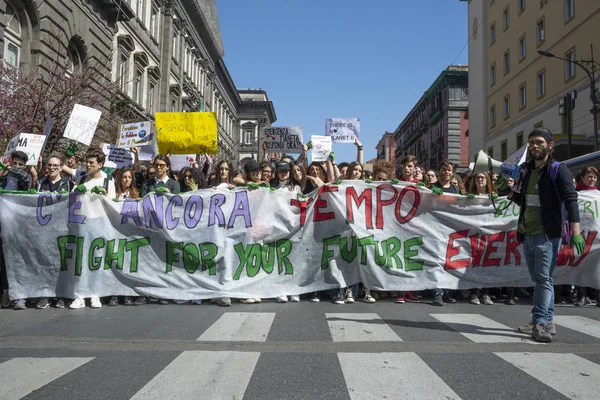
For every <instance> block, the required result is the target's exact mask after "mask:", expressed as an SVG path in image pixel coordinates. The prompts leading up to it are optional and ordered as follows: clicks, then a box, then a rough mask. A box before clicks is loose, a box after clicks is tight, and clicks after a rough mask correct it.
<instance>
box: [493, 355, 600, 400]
mask: <svg viewBox="0 0 600 400" xmlns="http://www.w3.org/2000/svg"><path fill="white" fill-rule="evenodd" d="M495 354H496V355H497V356H498V357H500V358H502V359H504V360H506V361H508V362H509V363H511V364H512V365H514V366H515V367H517V368H520V369H522V370H523V371H525V372H526V373H527V374H529V375H531V376H533V377H534V378H535V379H537V380H539V381H540V382H542V383H544V384H546V385H548V386H550V387H551V388H552V389H554V390H556V391H557V392H559V393H561V394H562V395H564V396H566V397H568V398H571V399H597V398H598V382H600V366H599V365H598V364H595V363H593V362H591V361H588V360H586V359H585V358H581V357H579V356H576V355H575V354H557V353H556V354H555V353H495Z"/></svg>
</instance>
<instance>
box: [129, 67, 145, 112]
mask: <svg viewBox="0 0 600 400" xmlns="http://www.w3.org/2000/svg"><path fill="white" fill-rule="evenodd" d="M143 74H144V69H143V67H141V66H140V65H136V66H135V68H134V69H133V93H132V95H131V98H132V99H133V101H135V102H136V103H138V104H139V103H140V102H141V101H142V76H143Z"/></svg>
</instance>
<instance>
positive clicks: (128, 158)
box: [102, 143, 133, 169]
mask: <svg viewBox="0 0 600 400" xmlns="http://www.w3.org/2000/svg"><path fill="white" fill-rule="evenodd" d="M102 151H103V152H104V154H105V155H106V162H105V163H104V167H105V168H114V169H117V168H123V167H130V168H131V167H133V155H132V154H131V152H130V151H129V150H128V149H120V148H118V147H116V146H115V145H114V144H108V143H104V144H103V145H102Z"/></svg>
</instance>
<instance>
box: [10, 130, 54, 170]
mask: <svg viewBox="0 0 600 400" xmlns="http://www.w3.org/2000/svg"><path fill="white" fill-rule="evenodd" d="M45 141H46V136H44V135H34V134H33V133H20V134H19V135H17V136H15V137H14V138H12V139H11V140H10V142H8V146H6V150H5V151H4V156H3V157H2V162H3V163H5V164H8V163H9V160H10V155H11V154H12V153H13V152H15V151H22V152H24V153H25V154H27V156H28V157H29V160H28V161H27V165H37V163H38V159H39V158H40V153H41V152H42V148H43V147H44V142H45Z"/></svg>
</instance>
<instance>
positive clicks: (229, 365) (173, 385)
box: [131, 351, 260, 400]
mask: <svg viewBox="0 0 600 400" xmlns="http://www.w3.org/2000/svg"><path fill="white" fill-rule="evenodd" d="M259 356H260V353H251V352H247V353H244V352H236V351H184V352H183V353H181V355H180V356H179V357H177V358H176V359H175V360H174V361H173V362H171V363H170V364H169V365H168V366H167V367H166V368H165V369H164V370H163V371H161V372H160V373H159V374H158V375H156V376H155V377H154V378H153V379H152V380H151V381H150V382H148V384H147V385H146V386H144V387H143V388H142V389H141V390H140V391H139V392H137V393H136V394H135V396H133V397H132V398H131V399H132V400H142V399H143V400H153V399H156V400H163V399H178V400H187V399H190V400H192V399H242V398H243V397H244V392H245V391H246V388H247V387H248V383H249V382H250V379H251V378H252V374H253V372H254V368H255V367H256V363H257V361H258V357H259Z"/></svg>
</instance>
